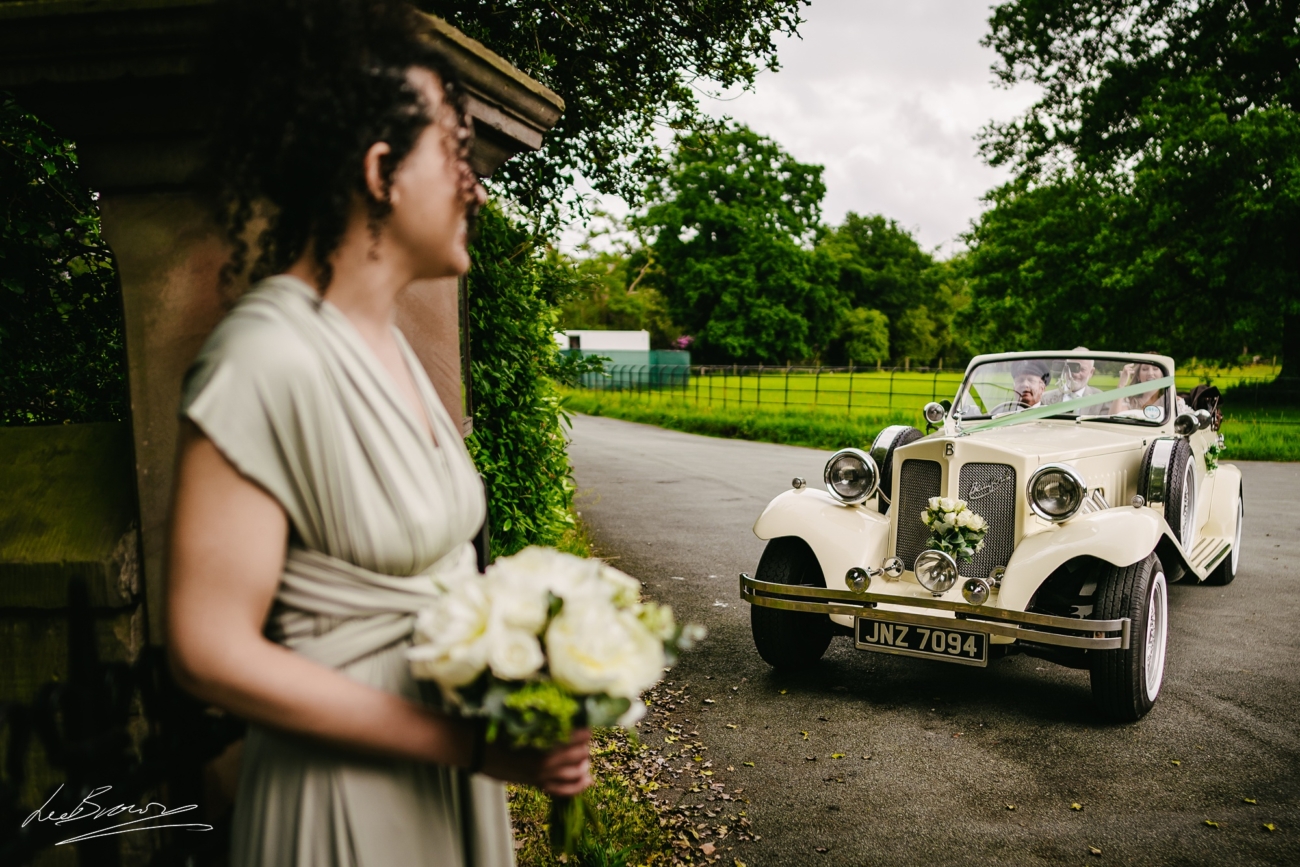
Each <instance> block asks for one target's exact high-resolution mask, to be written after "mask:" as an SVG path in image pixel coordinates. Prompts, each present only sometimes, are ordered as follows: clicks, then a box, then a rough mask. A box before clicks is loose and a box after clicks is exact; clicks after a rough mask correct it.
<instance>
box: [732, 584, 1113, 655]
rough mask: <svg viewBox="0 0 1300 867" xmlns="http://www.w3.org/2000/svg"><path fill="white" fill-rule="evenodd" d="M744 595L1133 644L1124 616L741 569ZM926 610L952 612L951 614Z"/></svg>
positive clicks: (1020, 633)
mask: <svg viewBox="0 0 1300 867" xmlns="http://www.w3.org/2000/svg"><path fill="white" fill-rule="evenodd" d="M740 598H741V599H744V600H745V601H746V602H749V603H750V604H752V605H762V606H763V607H765V608H779V609H782V610H784V611H806V612H809V613H812V614H840V615H847V616H849V617H858V616H861V615H864V614H868V613H869V614H870V616H871V618H872V619H874V620H883V621H886V622H890V623H907V624H912V625H916V626H928V627H933V628H936V629H943V628H952V627H953V626H954V625H956V624H955V623H954V618H955V619H956V621H957V622H958V623H960V625H961V628H963V629H974V630H976V631H979V632H984V633H987V634H988V635H1000V636H1003V637H1006V638H1012V639H1015V640H1017V641H1026V642H1032V643H1033V644H1047V645H1052V646H1054V647H1073V648H1079V649H1082V650H1128V649H1129V634H1130V627H1131V624H1130V622H1129V619H1128V618H1127V617H1124V618H1121V619H1119V620H1082V619H1080V618H1077V617H1058V616H1055V615H1051V614H1034V613H1032V612H1028V611H1008V610H1006V609H1002V608H987V607H984V606H976V605H966V604H964V603H961V602H949V601H946V600H943V599H923V598H922V599H918V598H915V597H900V596H890V595H887V594H883V593H854V592H852V591H851V590H829V589H827V588H825V587H806V586H802V585H790V584H773V583H771V582H768V581H759V580H757V579H754V578H751V577H750V576H749V575H747V574H745V573H744V572H741V573H740ZM882 604H884V605H889V606H897V607H905V608H907V609H916V610H905V611H894V610H882V609H880V608H878V606H879V605H882ZM927 611H935V612H950V615H949V616H944V615H940V614H928V613H926V612H927Z"/></svg>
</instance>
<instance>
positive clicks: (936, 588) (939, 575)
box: [914, 549, 957, 596]
mask: <svg viewBox="0 0 1300 867" xmlns="http://www.w3.org/2000/svg"><path fill="white" fill-rule="evenodd" d="M914 571H915V572H916V580H917V581H918V582H920V584H921V586H922V587H924V588H925V589H926V590H929V591H930V592H931V593H933V594H934V595H935V596H942V595H943V594H945V593H947V592H948V591H949V590H951V589H952V586H953V585H954V584H956V583H957V561H956V560H954V559H952V557H950V556H949V555H947V554H945V553H944V552H942V551H935V550H933V549H932V550H929V551H922V552H921V553H920V555H919V556H918V557H917V558H916V566H915V569H914Z"/></svg>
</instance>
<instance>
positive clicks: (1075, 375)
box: [1043, 346, 1101, 413]
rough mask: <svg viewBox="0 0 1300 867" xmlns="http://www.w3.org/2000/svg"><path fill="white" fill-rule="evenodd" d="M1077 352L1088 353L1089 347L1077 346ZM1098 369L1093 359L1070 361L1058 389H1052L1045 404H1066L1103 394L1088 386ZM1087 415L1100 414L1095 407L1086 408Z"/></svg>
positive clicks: (1066, 365)
mask: <svg viewBox="0 0 1300 867" xmlns="http://www.w3.org/2000/svg"><path fill="white" fill-rule="evenodd" d="M1074 351H1075V352H1087V351H1088V347H1086V346H1076V347H1074ZM1095 369H1096V367H1095V365H1094V364H1093V362H1092V359H1091V358H1077V359H1073V358H1072V359H1069V360H1067V361H1066V362H1065V366H1064V368H1063V369H1062V371H1061V378H1060V379H1059V380H1057V387H1056V388H1054V389H1052V390H1051V392H1049V393H1048V394H1047V395H1046V396H1045V397H1044V398H1043V403H1044V404H1045V405H1050V404H1054V403H1065V402H1066V401H1067V400H1077V399H1078V398H1081V397H1088V396H1090V395H1094V394H1101V389H1100V388H1095V387H1093V386H1091V385H1088V380H1089V379H1091V378H1092V374H1093V372H1094V370H1095ZM1084 411H1085V412H1087V413H1093V412H1100V411H1101V410H1099V409H1097V408H1095V407H1084Z"/></svg>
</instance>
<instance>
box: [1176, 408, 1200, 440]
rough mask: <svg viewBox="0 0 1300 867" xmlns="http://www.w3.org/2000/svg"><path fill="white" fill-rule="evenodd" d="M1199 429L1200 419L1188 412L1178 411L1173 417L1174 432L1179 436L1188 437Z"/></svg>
mask: <svg viewBox="0 0 1300 867" xmlns="http://www.w3.org/2000/svg"><path fill="white" fill-rule="evenodd" d="M1200 429H1201V420H1200V419H1199V418H1197V417H1196V416H1195V415H1193V414H1192V413H1190V412H1184V413H1180V414H1179V416H1178V418H1176V419H1174V433H1176V434H1178V435H1179V436H1180V437H1189V436H1191V435H1192V434H1194V433H1196V432H1197V431H1198V430H1200Z"/></svg>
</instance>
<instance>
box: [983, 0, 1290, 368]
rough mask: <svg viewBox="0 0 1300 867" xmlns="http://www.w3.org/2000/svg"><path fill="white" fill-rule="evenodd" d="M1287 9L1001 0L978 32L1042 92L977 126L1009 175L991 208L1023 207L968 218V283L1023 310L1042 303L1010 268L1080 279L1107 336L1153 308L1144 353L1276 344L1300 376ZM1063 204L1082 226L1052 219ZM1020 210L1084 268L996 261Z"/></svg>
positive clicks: (1268, 1)
mask: <svg viewBox="0 0 1300 867" xmlns="http://www.w3.org/2000/svg"><path fill="white" fill-rule="evenodd" d="M1298 12H1300V0H1249V2H1243V0H1204V2H1199V3H1174V2H1167V0H1068V2H1067V0H1012V2H1006V3H1003V4H1001V5H1000V6H998V7H997V8H996V9H995V11H994V14H993V17H992V19H991V25H992V31H991V33H990V35H989V36H988V38H987V40H986V44H988V45H991V46H992V47H993V48H994V49H996V50H997V51H998V53H999V55H1000V56H1001V58H1002V63H1001V65H1000V66H999V67H998V68H997V69H996V72H997V74H998V75H999V76H1000V77H1001V78H1002V80H1004V81H1006V82H1008V83H1011V82H1018V81H1029V82H1033V83H1036V84H1038V85H1040V86H1041V87H1042V88H1043V96H1042V98H1041V99H1040V100H1039V101H1038V102H1037V103H1036V104H1035V105H1034V106H1032V107H1031V108H1030V109H1029V110H1028V111H1027V112H1026V114H1025V115H1024V116H1023V117H1021V118H1019V119H1017V120H1015V121H1013V122H1011V123H1009V124H1003V125H993V126H990V127H989V128H988V129H987V130H986V131H985V134H984V143H983V148H984V153H985V154H986V156H987V158H988V159H989V161H990V162H992V163H994V164H1007V165H1010V166H1012V167H1014V168H1015V169H1016V171H1017V173H1018V176H1019V177H1018V179H1017V181H1016V182H1015V183H1013V184H1012V185H1009V186H1008V187H1006V188H1004V189H1003V190H1001V191H996V192H995V193H994V194H993V196H992V199H993V201H994V204H995V210H997V209H998V208H1001V207H1003V206H1004V205H1006V206H1010V207H1013V208H1014V210H1015V211H1016V212H1017V214H1018V217H1016V218H1011V219H1007V218H1005V217H1003V216H994V215H993V214H987V215H986V216H985V218H984V220H982V221H981V226H980V227H979V228H977V229H976V231H975V233H974V239H975V242H976V243H977V244H987V243H993V244H994V245H995V246H996V247H997V249H998V254H997V256H993V257H988V256H986V257H984V259H983V263H982V265H981V269H982V275H983V276H982V277H981V278H979V280H977V286H978V289H977V293H978V294H979V295H981V296H986V295H988V294H989V287H990V284H991V283H992V284H994V285H998V286H1001V287H1003V288H1004V289H1007V288H1009V289H1011V290H1012V294H1008V295H1004V296H1002V298H1003V300H1008V299H1009V300H1010V301H1012V302H1018V303H1023V304H1028V305H1030V306H1029V307H1027V308H1026V310H1025V313H1026V314H1027V315H1030V316H1033V315H1036V313H1037V311H1038V310H1040V309H1041V302H1043V299H1041V298H1039V299H1034V298H1032V297H1031V296H1030V295H1029V294H1028V292H1024V293H1020V294H1017V292H1018V290H1016V288H1015V284H1016V283H1017V282H1019V278H1018V277H1016V276H1014V275H1012V274H1011V271H1010V269H1013V268H1014V269H1019V270H1022V271H1025V272H1027V273H1029V274H1030V275H1031V276H1033V275H1035V274H1041V279H1038V278H1037V277H1034V279H1035V280H1037V282H1039V283H1040V284H1042V285H1046V284H1050V283H1053V282H1057V281H1063V282H1075V283H1079V282H1080V281H1081V280H1082V281H1083V283H1084V285H1081V286H1080V287H1079V288H1080V289H1081V290H1082V291H1083V292H1084V294H1085V295H1086V296H1087V297H1088V298H1089V299H1090V302H1092V303H1095V305H1096V311H1095V312H1096V314H1097V315H1096V324H1097V326H1098V327H1100V328H1104V329H1105V331H1102V332H1099V333H1097V334H1096V335H1094V336H1096V337H1098V338H1100V339H1101V340H1103V341H1105V340H1110V339H1112V338H1113V337H1115V336H1117V335H1119V334H1121V333H1123V332H1124V328H1125V324H1126V322H1125V318H1124V317H1126V316H1127V317H1129V320H1131V319H1132V314H1133V312H1134V311H1135V310H1139V309H1140V310H1143V311H1145V310H1147V309H1149V310H1150V311H1151V312H1150V314H1148V317H1147V320H1146V324H1147V325H1148V332H1147V333H1148V335H1149V339H1148V340H1147V341H1145V343H1146V344H1147V345H1144V346H1141V347H1139V348H1148V346H1151V345H1154V347H1155V348H1160V349H1164V350H1167V351H1171V352H1174V353H1175V354H1176V355H1179V356H1189V355H1199V356H1202V357H1212V358H1213V357H1218V358H1227V357H1232V356H1235V355H1236V354H1237V353H1238V352H1239V351H1240V350H1241V347H1242V345H1243V344H1247V343H1249V344H1251V345H1253V346H1254V347H1255V348H1256V350H1257V351H1259V350H1263V351H1264V352H1269V351H1277V350H1278V349H1280V350H1281V351H1282V356H1283V359H1284V365H1283V370H1284V375H1289V376H1300V245H1298V244H1296V243H1295V238H1296V237H1300V16H1298ZM1041 187H1056V188H1057V189H1056V191H1055V192H1050V193H1045V194H1043V195H1039V194H1038V193H1037V190H1038V189H1039V188H1041ZM1067 202H1068V203H1073V204H1071V205H1069V206H1068V207H1074V208H1077V209H1078V210H1079V211H1080V213H1081V214H1082V215H1083V216H1082V222H1084V223H1085V224H1087V225H1088V226H1091V228H1092V231H1091V233H1089V231H1086V230H1085V228H1084V227H1083V226H1073V227H1071V226H1067V225H1065V223H1064V222H1063V218H1064V216H1065V212H1064V211H1062V210H1061V208H1063V207H1067V204H1066V203H1067ZM1026 206H1028V207H1026ZM1031 213H1037V214H1038V216H1039V217H1041V218H1042V219H1044V220H1047V221H1048V222H1049V223H1050V224H1051V225H1052V226H1055V227H1056V228H1061V229H1067V230H1068V231H1066V232H1063V233H1062V234H1060V235H1058V237H1060V238H1062V239H1065V238H1066V237H1069V238H1070V239H1071V240H1069V242H1068V245H1069V246H1072V247H1074V248H1076V249H1077V250H1080V251H1084V252H1086V254H1087V256H1088V257H1089V258H1088V259H1086V260H1080V261H1076V262H1075V263H1074V265H1073V269H1074V272H1077V271H1080V270H1082V271H1084V272H1086V273H1087V274H1088V275H1089V276H1088V278H1087V279H1086V280H1085V279H1084V277H1083V275H1081V274H1079V273H1073V272H1072V271H1071V266H1069V265H1068V264H1067V263H1065V262H1062V261H1060V260H1059V259H1058V260H1056V261H1055V267H1054V268H1053V266H1051V265H1049V264H1048V263H1047V262H1045V261H1044V260H1042V259H1041V258H1035V259H1033V260H1032V261H1031V260H1029V259H1020V260H1016V259H1015V258H1014V256H1012V257H1011V258H1009V259H1008V258H1006V256H1007V255H1008V254H1010V253H1011V251H1012V250H1013V249H1014V248H1016V247H1017V245H1019V246H1020V248H1021V249H1022V250H1024V249H1026V245H1025V244H1024V243H1023V241H1024V240H1025V239H1026V238H1027V237H1028V236H1030V235H1032V234H1033V233H1034V232H1035V225H1036V223H1035V222H1034V219H1029V220H1028V221H1026V219H1025V218H1029V217H1030V216H1031ZM1003 229H1007V230H1010V231H1011V232H1012V233H1013V234H1015V235H1016V236H1017V237H1019V238H1020V239H1021V240H1020V241H1008V240H1007V239H1006V238H1003V237H999V235H998V233H999V232H1000V231H1002V230H1003ZM999 256H1000V257H1003V262H1002V265H1001V268H1002V270H1001V271H1000V272H999V275H1000V276H997V275H993V274H992V273H991V272H990V270H989V267H990V266H991V264H992V262H993V260H994V259H996V258H998V257H999ZM1022 288H1023V287H1022ZM1055 294H1057V293H1053V295H1055ZM992 295H993V296H994V298H996V297H997V291H996V290H995V291H994V292H993V293H992ZM1076 297H1080V296H1076ZM989 304H990V299H989V298H987V297H982V298H981V299H980V301H979V302H978V304H977V306H978V307H981V308H987V307H988V306H989ZM995 305H996V302H995ZM1134 305H1140V306H1136V307H1135V306H1134ZM1135 346H1136V344H1134V345H1131V346H1128V347H1125V348H1134V347H1135Z"/></svg>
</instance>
